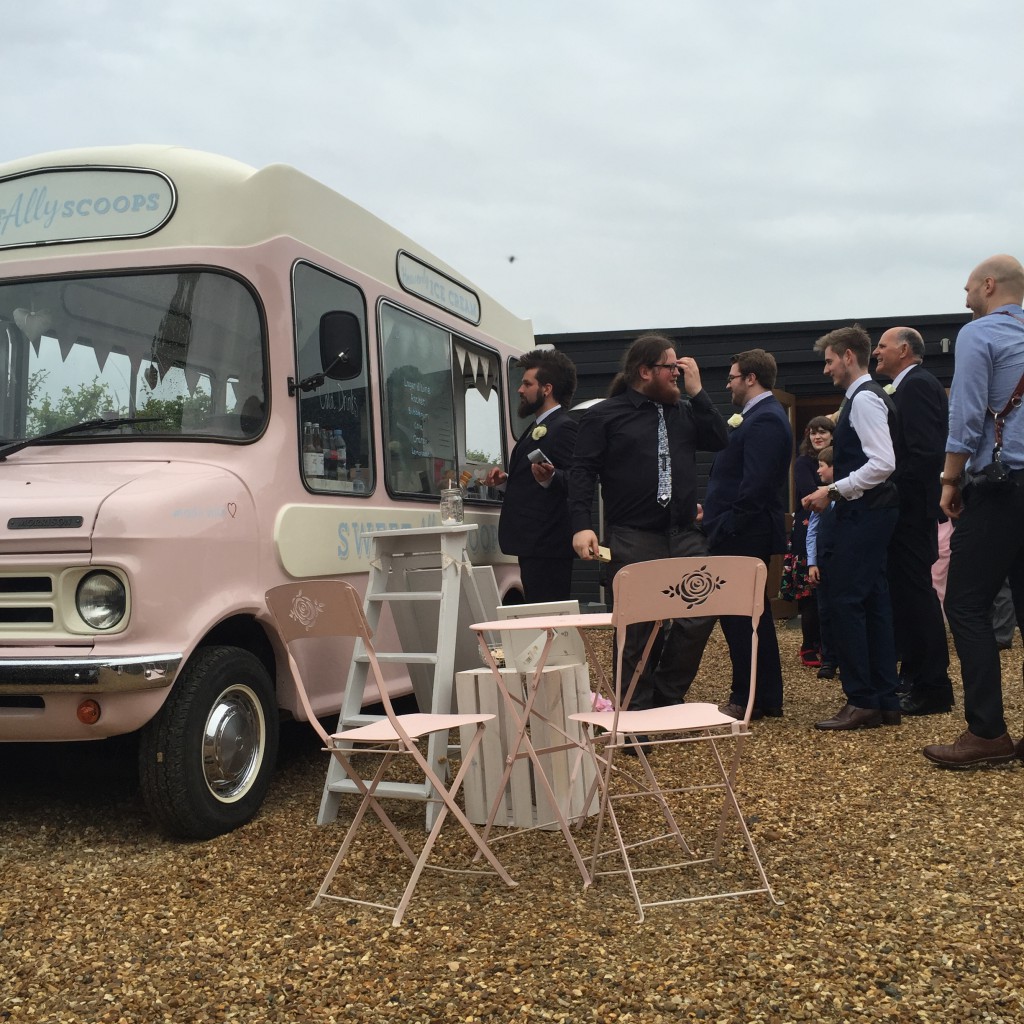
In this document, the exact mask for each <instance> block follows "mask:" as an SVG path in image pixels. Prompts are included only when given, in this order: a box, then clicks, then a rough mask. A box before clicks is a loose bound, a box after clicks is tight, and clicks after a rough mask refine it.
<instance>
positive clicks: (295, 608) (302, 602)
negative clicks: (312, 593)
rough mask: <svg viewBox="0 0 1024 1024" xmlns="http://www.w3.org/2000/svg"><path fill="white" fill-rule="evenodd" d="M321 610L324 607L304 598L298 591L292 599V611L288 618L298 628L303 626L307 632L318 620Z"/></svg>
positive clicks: (319, 603)
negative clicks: (292, 620)
mask: <svg viewBox="0 0 1024 1024" xmlns="http://www.w3.org/2000/svg"><path fill="white" fill-rule="evenodd" d="M323 610H324V606H323V604H322V603H321V602H320V601H315V600H314V599H313V598H311V597H305V596H304V595H303V593H302V591H301V590H300V591H299V592H298V593H297V594H296V595H295V597H294V598H293V599H292V610H291V611H290V612H289V613H288V617H289V618H291V619H294V620H295V621H296V622H297V623H298V624H299V625H300V626H305V627H306V630H307V631H308V630H310V629H312V628H313V627H314V626H315V625H316V620H317V619H319V618H320V613H321V612H322V611H323Z"/></svg>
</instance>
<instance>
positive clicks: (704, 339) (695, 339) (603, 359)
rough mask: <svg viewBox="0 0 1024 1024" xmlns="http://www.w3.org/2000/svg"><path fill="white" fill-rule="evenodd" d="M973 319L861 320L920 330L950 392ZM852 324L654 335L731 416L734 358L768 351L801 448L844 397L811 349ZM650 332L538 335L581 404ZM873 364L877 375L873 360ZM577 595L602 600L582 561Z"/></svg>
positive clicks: (877, 329)
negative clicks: (553, 351)
mask: <svg viewBox="0 0 1024 1024" xmlns="http://www.w3.org/2000/svg"><path fill="white" fill-rule="evenodd" d="M969 318H970V315H969V314H968V313H966V312H964V313H954V314H951V315H948V316H944V315H933V316H908V317H865V318H862V319H860V320H858V321H857V322H858V323H860V324H861V326H862V327H864V328H865V330H866V331H867V332H868V334H870V335H871V339H872V341H873V342H877V340H878V339H879V337H880V336H881V335H882V333H883V331H885V330H887V329H888V328H890V327H896V326H905V327H913V328H915V329H916V330H917V331H919V332H920V333H921V336H922V337H923V338H924V342H925V360H924V365H925V366H926V367H927V368H928V369H929V370H931V372H932V373H934V374H935V376H936V377H938V378H939V380H940V381H941V382H942V383H943V384H944V385H945V386H946V387H947V388H948V387H949V384H950V381H951V380H952V378H953V355H954V349H955V343H956V336H957V332H958V331H959V330H960V328H961V327H962V326H963V325H964V324H965V323H966V322H967V321H968V319H969ZM853 322H854V321H853V320H850V319H844V320H807V321H797V322H792V323H777V324H738V325H732V326H725V327H680V328H670V329H660V328H659V329H657V330H658V333H660V334H664V335H665V336H666V337H668V338H669V339H671V341H672V342H673V343H674V344H675V347H676V351H677V352H678V353H679V354H680V355H687V356H692V357H693V358H694V359H696V361H697V365H698V366H699V367H700V373H701V381H702V383H703V385H704V388H705V390H706V391H707V392H708V394H710V395H711V397H712V398H713V399H714V400H715V403H716V404H717V406H718V408H719V410H720V411H721V412H722V414H723V415H725V416H726V417H728V416H730V415H732V413H733V412H735V411H736V410H735V409H734V408H733V407H732V406H731V405H730V402H729V393H728V391H727V390H726V386H725V384H726V377H727V375H728V373H729V367H730V366H731V365H732V361H733V360H732V357H733V356H734V355H736V354H737V353H738V352H743V351H744V350H746V349H750V348H763V349H766V350H767V351H769V352H771V353H772V355H774V356H775V359H776V361H777V362H778V365H779V377H778V381H777V383H776V393H777V394H779V396H780V398H781V399H782V400H783V401H784V402H785V403H786V404H787V405H788V406H789V408H790V415H791V419H792V422H793V433H794V437H795V438H796V439H797V443H799V439H800V438H801V437H802V436H803V432H804V428H805V427H806V425H807V423H808V421H809V420H811V419H812V418H813V417H814V416H819V415H822V414H827V413H832V412H834V411H835V410H836V409H837V408H838V407H839V401H840V399H841V397H842V396H841V395H840V394H839V392H838V391H837V390H836V388H835V387H834V386H833V384H832V380H831V378H830V377H827V376H826V375H825V374H824V373H823V368H824V361H823V359H822V357H821V355H820V354H819V353H817V352H815V351H814V343H815V341H817V339H818V338H820V337H821V336H822V335H823V334H827V333H828V332H829V331H831V330H834V329H835V328H836V327H843V326H846V325H847V324H850V323H853ZM652 329H653V328H652ZM646 330H647V329H644V330H635V331H584V332H580V333H571V334H538V335H537V343H538V344H547V345H553V346H554V347H555V348H557V349H559V350H560V351H562V352H564V353H565V354H566V355H567V356H569V358H570V359H572V361H573V362H574V363H575V364H576V372H577V375H578V386H577V390H576V397H575V399H574V403H579V402H584V401H587V400H588V399H592V398H603V397H604V395H605V394H606V392H607V390H608V385H609V384H610V383H611V380H612V377H614V376H615V374H616V372H618V369H619V365H620V361H621V358H622V354H623V353H624V352H625V350H626V349H627V348H628V347H629V345H630V343H631V342H632V341H633V340H634V339H635V338H637V337H639V336H640V335H641V334H644V333H646ZM871 366H872V369H873V367H874V361H872V363H871ZM711 460H712V456H711V455H707V454H703V453H701V454H699V455H698V477H699V481H700V484H701V487H703V485H704V484H705V483H706V482H707V473H708V470H709V469H710V466H711ZM791 493H792V490H791ZM574 590H575V591H576V592H577V594H578V596H579V597H580V599H581V601H585V602H586V601H595V602H596V601H598V600H600V595H599V580H598V574H597V571H596V569H595V568H594V567H593V566H589V565H587V564H585V563H577V569H576V576H575V578H574Z"/></svg>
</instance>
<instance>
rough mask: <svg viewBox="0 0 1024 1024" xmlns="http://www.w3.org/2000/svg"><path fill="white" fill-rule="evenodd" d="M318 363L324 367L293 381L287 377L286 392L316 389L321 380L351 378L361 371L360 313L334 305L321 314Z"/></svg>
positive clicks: (305, 391)
mask: <svg viewBox="0 0 1024 1024" xmlns="http://www.w3.org/2000/svg"><path fill="white" fill-rule="evenodd" d="M320 365H321V366H322V367H323V369H322V370H321V371H320V372H319V373H314V374H312V375H311V376H309V377H303V379H302V380H300V381H296V380H295V378H294V377H289V378H288V395H289V397H294V396H295V395H296V394H298V392H300V391H302V392H304V393H308V392H310V391H317V390H319V389H320V388H322V387H323V386H324V381H325V380H326V379H327V378H328V377H330V378H331V380H352V379H353V378H354V377H358V376H359V374H361V373H362V372H363V335H362V331H361V330H360V327H359V317H357V316H356V315H355V313H348V312H346V311H344V310H340V309H336V310H332V311H331V312H330V313H324V315H323V316H322V317H320Z"/></svg>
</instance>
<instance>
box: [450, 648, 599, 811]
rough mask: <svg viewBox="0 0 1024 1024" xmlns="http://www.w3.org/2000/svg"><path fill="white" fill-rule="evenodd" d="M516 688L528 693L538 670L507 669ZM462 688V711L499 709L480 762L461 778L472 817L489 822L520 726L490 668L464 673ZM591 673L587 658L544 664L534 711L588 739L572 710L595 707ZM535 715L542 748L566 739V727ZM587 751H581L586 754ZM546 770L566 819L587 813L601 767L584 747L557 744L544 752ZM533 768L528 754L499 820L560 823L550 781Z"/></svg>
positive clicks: (534, 735) (459, 679) (459, 676)
mask: <svg viewBox="0 0 1024 1024" xmlns="http://www.w3.org/2000/svg"><path fill="white" fill-rule="evenodd" d="M502 676H503V677H504V679H505V683H506V686H507V687H508V689H509V692H510V693H524V692H525V689H526V686H527V683H528V682H529V680H530V678H531V676H530V675H526V674H522V673H519V672H517V671H516V670H515V669H502ZM455 695H456V701H457V703H458V708H459V712H460V713H461V714H477V713H484V714H492V715H495V716H496V718H495V720H494V721H492V722H488V723H487V726H486V731H485V732H484V738H483V742H482V743H481V744H480V749H479V751H478V752H477V758H476V762H475V763H474V764H473V765H472V766H471V767H470V769H469V772H468V773H467V775H466V777H465V779H464V780H463V783H462V792H463V795H464V798H465V802H466V816H467V817H468V818H469V820H470V821H472V822H474V823H475V824H481V825H482V824H483V823H484V822H486V821H487V816H488V814H490V810H491V806H492V804H493V803H494V800H495V798H496V796H497V792H498V785H499V783H500V782H501V776H502V773H503V772H504V770H505V760H506V758H507V757H508V755H509V752H510V750H511V749H512V746H513V745H514V743H515V737H516V725H515V722H514V721H513V720H512V718H511V716H510V715H509V714H508V711H507V709H506V707H505V700H504V697H502V695H501V692H500V691H499V689H498V685H497V683H496V682H495V681H494V676H493V674H492V673H491V670H490V669H488V668H479V669H471V670H467V671H464V672H458V673H456V676H455ZM590 702H591V695H590V673H589V671H588V669H587V666H586V665H585V664H576V665H559V666H556V667H552V668H546V669H544V674H543V677H542V680H541V684H540V689H539V691H538V693H537V699H536V701H535V702H534V710H535V712H537V713H538V714H540V715H544V717H545V718H548V719H549V720H550V721H551V722H553V723H554V724H555V725H557V726H558V727H560V728H562V729H564V730H565V731H566V732H567V733H568V734H569V736H571V737H572V738H573V739H575V740H577V741H579V742H582V734H581V729H580V726H579V725H578V724H577V723H576V722H570V721H569V715H571V714H575V713H576V712H577V711H589V710H590ZM538 714H534V715H533V716H532V717H531V720H530V738H531V740H532V742H533V745H534V747H537V748H540V747H545V746H549V745H552V746H554V745H557V744H559V743H567V742H569V741H568V740H566V739H565V737H564V736H562V735H561V734H560V733H558V732H557V731H556V730H555V729H553V728H552V727H551V726H549V725H548V724H547V723H545V722H543V721H541V720H540V718H539V717H538ZM462 732H463V736H462V751H463V755H465V751H466V748H467V746H468V743H469V737H470V735H471V734H472V733H471V731H468V730H462ZM581 753H582V756H580V755H581ZM540 760H541V763H542V764H543V765H544V771H545V774H546V775H547V777H548V781H549V782H550V783H551V789H552V790H553V792H554V794H555V799H556V801H557V802H558V805H559V807H560V808H561V811H562V813H563V814H564V815H565V817H566V818H567V819H570V820H571V819H573V818H578V817H580V815H581V814H582V813H583V804H584V801H585V799H586V795H587V793H588V791H589V790H590V787H591V783H592V782H593V780H594V766H593V764H592V763H591V761H590V759H589V758H588V757H587V755H586V753H585V752H582V751H581V750H580V749H579V748H570V749H568V750H558V751H554V752H552V753H549V754H541V755H540ZM533 776H534V767H533V764H532V762H531V761H530V760H529V758H528V757H521V758H520V759H519V760H517V761H516V763H515V765H514V766H513V768H512V777H511V779H510V783H509V787H508V789H506V791H505V800H504V805H503V808H504V814H502V811H501V809H499V811H498V814H497V817H496V818H495V819H494V823H495V825H502V826H507V827H514V828H533V827H536V826H540V827H542V828H547V829H557V828H558V827H559V826H558V823H557V821H556V820H555V813H554V810H553V809H552V807H551V801H550V798H549V797H548V795H547V793H546V792H545V791H544V787H543V786H541V787H538V786H537V785H536V781H535V779H534V777H533ZM597 802H598V801H597V799H596V797H595V799H594V800H592V801H591V806H590V809H589V813H591V814H594V813H595V812H596V811H597Z"/></svg>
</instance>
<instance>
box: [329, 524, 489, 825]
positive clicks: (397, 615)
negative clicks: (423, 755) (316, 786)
mask: <svg viewBox="0 0 1024 1024" xmlns="http://www.w3.org/2000/svg"><path fill="white" fill-rule="evenodd" d="M476 529H477V526H476V524H475V523H464V524H461V525H459V526H437V527H424V528H422V529H416V530H386V531H380V532H377V533H372V534H368V535H367V536H368V537H369V538H370V541H371V543H372V549H371V562H370V566H371V568H370V575H369V579H368V581H367V585H366V597H365V599H364V602H363V610H364V613H365V615H366V621H367V622H368V623H369V625H370V628H371V629H372V630H373V631H374V634H376V633H377V629H378V626H379V625H380V621H381V612H382V609H383V607H384V605H385V604H387V605H388V606H389V609H390V612H391V616H392V618H393V619H394V623H395V628H396V631H397V633H398V637H399V641H400V645H401V648H402V649H401V650H399V651H394V652H382V651H380V650H379V649H378V650H377V660H378V661H379V662H380V663H381V665H382V666H385V667H386V666H387V665H389V664H397V665H404V666H406V667H407V670H408V672H409V677H410V679H411V680H412V685H413V692H414V693H415V695H416V700H417V703H418V705H419V706H420V707H421V708H423V709H424V710H426V709H428V708H429V710H430V711H431V713H434V714H447V713H448V712H450V711H451V710H452V687H453V682H454V678H455V672H456V670H457V669H459V668H466V667H470V666H474V665H475V666H479V664H480V655H479V650H478V648H477V641H476V638H475V637H474V635H473V634H472V632H471V631H470V629H469V624H470V623H472V622H480V621H485V620H486V619H487V618H488V614H487V612H488V609H490V617H493V614H494V608H495V606H496V605H497V601H498V588H497V585H496V584H495V582H494V572H493V570H492V569H491V567H490V566H476V567H474V566H472V565H471V564H470V561H469V555H468V551H467V541H468V538H469V535H470V534H472V533H473V532H474V531H475V530H476ZM431 606H433V607H436V609H437V619H436V621H435V619H434V616H433V615H432V614H424V612H425V610H426V609H427V608H430V607H431ZM435 626H436V632H435ZM374 646H375V647H376V644H375V645H374ZM368 672H369V659H368V658H367V656H366V649H365V646H364V644H363V643H362V641H359V640H357V641H356V645H355V649H354V650H353V652H352V662H351V664H350V666H349V671H348V678H347V680H346V683H345V695H344V697H343V698H342V705H341V714H340V716H339V718H338V731H339V732H340V731H341V730H343V729H351V728H353V727H355V726H360V725H366V724H368V723H370V722H375V721H379V720H380V718H381V717H382V716H380V715H372V714H367V713H366V712H364V711H363V708H362V702H363V689H364V687H365V685H366V680H367V674H368ZM452 749H453V750H455V751H458V749H459V748H458V746H457V745H456V746H455V747H454V748H452ZM447 757H448V740H447V737H446V734H444V733H434V734H432V735H431V737H430V739H429V740H428V745H427V759H428V761H429V762H430V765H431V767H432V768H433V769H434V771H435V772H437V773H438V775H439V777H441V778H444V777H446V775H447V774H448V772H447ZM365 781H367V782H368V781H369V780H365ZM358 792H359V789H358V788H357V786H356V784H355V782H353V781H352V779H350V778H349V777H348V776H347V775H346V774H345V771H344V769H343V768H342V767H341V765H340V764H339V763H338V761H337V760H336V759H335V758H332V759H331V763H330V766H329V768H328V771H327V780H326V782H325V783H324V792H323V798H322V799H321V801H320V814H319V816H318V818H317V823H318V824H321V825H323V824H326V823H328V822H331V821H334V819H335V818H336V817H337V816H338V805H339V803H340V801H341V796H342V794H345V793H353V794H356V793H358ZM377 796H379V797H381V798H382V799H384V798H388V797H392V798H396V797H397V798H401V799H405V800H423V801H425V802H426V803H427V814H426V827H427V828H428V829H429V828H431V827H432V826H433V824H434V820H435V818H436V816H437V813H438V806H439V805H438V801H437V800H436V799H434V797H435V794H434V792H433V787H432V786H430V785H428V784H427V783H425V782H417V783H412V782H392V781H384V782H381V784H380V785H379V786H378V788H377Z"/></svg>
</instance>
